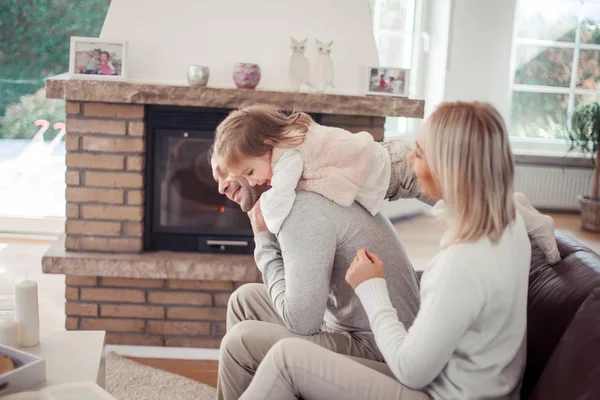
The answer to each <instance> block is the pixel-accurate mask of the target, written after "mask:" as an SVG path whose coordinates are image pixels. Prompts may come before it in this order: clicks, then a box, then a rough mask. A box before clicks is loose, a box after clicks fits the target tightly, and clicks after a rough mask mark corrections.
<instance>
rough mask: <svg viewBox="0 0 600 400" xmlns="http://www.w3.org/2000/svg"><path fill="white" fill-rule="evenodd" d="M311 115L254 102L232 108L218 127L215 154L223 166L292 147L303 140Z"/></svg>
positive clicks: (310, 121) (229, 165)
mask: <svg viewBox="0 0 600 400" xmlns="http://www.w3.org/2000/svg"><path fill="white" fill-rule="evenodd" d="M313 122H314V121H313V119H312V118H311V117H310V115H308V114H306V113H303V112H296V111H293V112H291V113H290V114H289V115H288V114H286V113H284V112H283V111H281V110H279V109H278V108H276V107H274V106H271V105H266V104H257V105H251V106H243V107H240V108H239V109H237V110H235V111H232V112H231V113H230V114H229V115H228V116H227V118H225V120H223V122H221V124H219V126H218V127H217V132H216V135H215V146H214V148H215V155H216V156H217V157H218V158H219V164H220V165H222V166H223V167H225V168H228V167H231V166H236V165H237V164H239V162H240V161H242V160H243V159H244V158H247V157H262V156H264V155H265V154H267V153H268V152H269V151H271V150H272V149H273V147H279V148H292V147H296V146H298V145H300V144H302V142H304V137H305V136H306V132H307V131H308V126H309V125H310V124H311V123H313Z"/></svg>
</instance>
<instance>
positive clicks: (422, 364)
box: [356, 265, 483, 390]
mask: <svg viewBox="0 0 600 400" xmlns="http://www.w3.org/2000/svg"><path fill="white" fill-rule="evenodd" d="M439 267H440V268H439V269H440V270H442V269H446V272H445V273H444V274H443V277H442V276H436V277H435V278H436V280H437V282H438V284H436V285H435V288H433V287H430V288H427V287H422V288H421V307H420V308H419V313H418V314H417V317H416V318H415V320H414V322H413V325H412V326H411V327H410V329H409V330H408V332H407V331H406V329H405V327H404V325H403V324H402V322H400V321H399V320H398V316H397V313H396V309H394V307H393V306H392V303H391V301H390V298H389V295H388V290H387V286H386V282H385V280H384V279H383V278H376V279H370V280H368V281H365V282H363V283H362V284H360V285H359V286H358V287H357V288H356V294H357V295H358V297H359V298H360V300H361V303H362V304H363V307H364V308H365V310H366V312H367V315H368V316H369V322H370V324H371V329H372V330H373V334H374V335H375V341H376V343H377V347H379V349H380V351H381V354H383V357H384V358H385V361H386V362H387V363H388V365H389V367H390V369H391V370H392V372H393V373H394V375H395V376H396V378H398V380H399V381H400V382H401V383H402V384H404V385H405V386H407V387H409V388H411V389H414V390H421V389H423V388H424V387H425V386H427V385H428V384H429V383H431V382H432V381H433V380H434V379H435V378H436V377H437V376H438V375H439V374H440V372H441V371H442V369H443V368H444V366H445V365H446V364H447V363H448V360H450V357H451V356H452V353H453V352H454V351H455V350H456V347H457V346H458V344H459V343H460V341H461V340H462V338H463V336H464V334H465V332H466V331H467V329H468V328H469V327H470V326H471V324H472V322H473V320H474V319H475V318H476V317H477V315H478V313H479V311H480V309H481V306H482V304H483V300H482V296H480V291H479V290H477V287H473V286H474V285H476V283H474V282H472V280H471V279H469V275H468V274H461V273H458V272H457V270H456V269H453V268H452V269H451V268H444V267H446V266H445V265H444V266H439ZM451 270H453V271H451ZM430 286H434V285H430ZM466 289H468V290H466Z"/></svg>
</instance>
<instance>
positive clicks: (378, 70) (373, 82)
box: [366, 67, 410, 97]
mask: <svg viewBox="0 0 600 400" xmlns="http://www.w3.org/2000/svg"><path fill="white" fill-rule="evenodd" d="M409 79H410V70H409V69H405V68H394V67H367V77H366V81H367V82H366V94H367V95H369V96H393V97H408V87H409Z"/></svg>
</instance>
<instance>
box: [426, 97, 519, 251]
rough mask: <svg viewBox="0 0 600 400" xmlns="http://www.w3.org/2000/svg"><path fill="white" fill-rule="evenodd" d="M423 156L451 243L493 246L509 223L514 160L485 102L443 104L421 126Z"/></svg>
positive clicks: (500, 122)
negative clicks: (451, 223)
mask: <svg viewBox="0 0 600 400" xmlns="http://www.w3.org/2000/svg"><path fill="white" fill-rule="evenodd" d="M423 129H424V130H425V135H426V136H425V144H424V146H425V148H424V149H423V151H424V157H425V159H426V160H427V163H428V164H429V168H430V170H431V175H432V178H433V180H434V182H435V183H436V185H437V187H438V188H439V189H440V191H441V193H442V196H443V198H444V201H445V202H446V206H447V208H448V211H449V212H450V215H451V216H452V217H453V218H455V220H456V221H455V222H456V226H455V228H456V231H455V237H454V241H455V242H467V241H474V240H477V239H479V238H481V237H482V236H485V235H487V236H489V238H490V240H491V241H492V242H493V243H497V242H498V241H499V240H500V237H501V236H502V233H503V232H504V230H505V229H506V227H507V226H508V225H509V224H510V223H511V222H512V221H513V220H514V219H515V206H514V200H513V178H514V171H515V167H514V161H513V156H512V152H511V149H510V142H509V139H508V132H507V129H506V125H505V123H504V120H503V119H502V116H501V115H500V114H499V113H498V111H497V110H496V109H495V108H494V107H492V106H491V105H489V104H485V103H464V102H456V103H447V104H443V105H442V106H440V107H439V108H438V109H437V110H436V111H435V112H434V113H433V114H432V115H431V117H429V119H428V120H427V122H426V123H425V126H424V128H423Z"/></svg>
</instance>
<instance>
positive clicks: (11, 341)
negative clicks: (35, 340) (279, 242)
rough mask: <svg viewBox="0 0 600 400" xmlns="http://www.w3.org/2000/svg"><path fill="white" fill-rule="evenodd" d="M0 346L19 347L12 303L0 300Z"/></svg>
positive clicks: (17, 329)
mask: <svg viewBox="0 0 600 400" xmlns="http://www.w3.org/2000/svg"><path fill="white" fill-rule="evenodd" d="M0 345H2V346H8V347H13V348H16V347H18V346H19V328H18V325H17V320H16V318H15V306H14V301H13V302H12V303H11V302H10V301H9V300H8V299H0Z"/></svg>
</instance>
